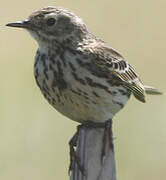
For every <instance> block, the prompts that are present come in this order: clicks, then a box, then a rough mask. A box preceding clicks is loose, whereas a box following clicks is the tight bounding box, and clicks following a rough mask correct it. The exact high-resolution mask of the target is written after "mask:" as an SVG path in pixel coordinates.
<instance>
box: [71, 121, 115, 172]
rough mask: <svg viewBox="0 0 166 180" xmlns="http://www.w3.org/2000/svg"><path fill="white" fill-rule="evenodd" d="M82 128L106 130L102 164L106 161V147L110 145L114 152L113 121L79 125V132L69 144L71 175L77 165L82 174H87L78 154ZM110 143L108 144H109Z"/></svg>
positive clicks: (89, 122) (87, 122)
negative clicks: (77, 149)
mask: <svg viewBox="0 0 166 180" xmlns="http://www.w3.org/2000/svg"><path fill="white" fill-rule="evenodd" d="M80 128H104V134H103V145H102V150H101V162H103V161H104V157H105V155H106V146H107V144H108V145H109V147H110V149H111V150H112V151H113V142H112V140H113V137H112V120H108V121H106V122H103V123H96V122H92V121H86V122H84V123H83V124H81V125H79V126H78V127H77V132H76V133H75V134H74V136H73V137H72V139H71V140H70V142H69V146H70V165H69V174H70V172H71V171H72V170H74V167H75V163H76V164H77V166H78V169H79V170H80V171H81V173H82V174H83V175H84V174H85V169H84V166H83V165H82V164H81V162H80V158H79V157H78V155H77V153H76V148H77V143H78V137H79V132H80ZM107 141H108V143H107Z"/></svg>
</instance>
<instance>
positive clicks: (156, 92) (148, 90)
mask: <svg viewBox="0 0 166 180" xmlns="http://www.w3.org/2000/svg"><path fill="white" fill-rule="evenodd" d="M144 88H145V93H146V94H150V95H161V94H163V93H162V92H160V91H159V90H158V89H156V88H154V87H151V86H144Z"/></svg>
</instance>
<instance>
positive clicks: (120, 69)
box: [93, 43, 145, 102]
mask: <svg viewBox="0 0 166 180" xmlns="http://www.w3.org/2000/svg"><path fill="white" fill-rule="evenodd" d="M94 49H95V52H93V53H95V55H96V58H95V59H94V63H95V64H96V65H97V66H98V67H102V69H103V68H105V69H106V70H107V71H108V72H110V74H111V75H113V77H114V78H115V79H117V81H119V83H121V84H122V85H123V86H124V87H126V88H127V89H129V90H130V91H131V92H132V93H133V94H134V96H135V97H136V98H137V99H138V100H140V101H141V102H145V89H144V86H143V84H142V83H141V80H140V79H139V77H138V75H137V74H136V73H135V71H134V69H133V68H132V67H131V66H130V64H129V63H128V62H127V61H125V59H124V58H123V57H122V56H121V55H120V54H119V53H118V52H116V51H115V50H114V49H113V48H111V47H109V46H107V45H106V44H104V43H101V44H99V45H97V46H96V47H95V48H94Z"/></svg>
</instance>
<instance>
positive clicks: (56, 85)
mask: <svg viewBox="0 0 166 180" xmlns="http://www.w3.org/2000/svg"><path fill="white" fill-rule="evenodd" d="M7 26H11V27H18V28H24V29H26V30H27V31H28V32H29V33H30V34H31V35H32V37H33V38H34V39H35V40H36V41H37V42H38V45H39V48H38V50H37V53H36V57H35V65H34V75H35V79H36V82H37V85H38V86H39V88H40V90H41V92H42V94H43V95H44V97H45V98H46V99H47V101H48V102H49V103H50V104H51V105H52V106H53V107H54V108H55V109H56V110H57V111H59V112H60V113H62V114H63V115H65V116H66V117H68V118H69V119H72V120H74V121H77V122H80V123H84V122H85V121H88V120H89V121H92V122H96V123H100V122H106V121H107V120H109V119H112V118H113V116H114V115H115V114H116V113H117V112H118V111H119V110H121V109H122V108H123V107H124V106H125V104H126V102H127V101H128V99H129V98H130V95H131V94H133V95H134V96H135V97H136V98H137V99H138V100H139V101H141V102H145V94H160V92H159V91H158V90H157V89H155V88H152V87H149V86H145V85H143V84H142V82H141V80H140V79H139V77H138V75H137V74H136V72H135V71H134V69H133V68H132V67H131V66H130V65H129V63H128V62H127V61H126V60H125V59H124V58H123V57H122V56H121V55H120V54H119V53H118V52H117V51H115V50H114V49H113V48H111V47H110V46H109V45H107V44H106V43H105V42H103V41H102V40H100V39H98V38H97V37H95V36H94V35H93V34H92V33H91V32H90V31H89V29H88V27H87V25H86V24H85V23H84V21H83V20H82V19H81V18H79V17H78V16H76V15H75V14H74V13H72V12H71V11H68V10H66V9H64V8H60V7H45V8H42V9H40V10H38V11H35V12H33V13H32V14H31V15H30V16H29V17H28V18H27V19H26V20H23V21H18V22H14V23H9V24H7Z"/></svg>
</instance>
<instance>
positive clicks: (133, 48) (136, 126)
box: [0, 0, 166, 180]
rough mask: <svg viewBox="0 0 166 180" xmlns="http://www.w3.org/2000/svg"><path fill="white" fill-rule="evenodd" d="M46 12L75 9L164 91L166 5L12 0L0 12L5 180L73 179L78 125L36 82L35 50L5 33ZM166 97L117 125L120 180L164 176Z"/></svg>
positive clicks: (130, 112) (0, 171)
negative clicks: (72, 144)
mask: <svg viewBox="0 0 166 180" xmlns="http://www.w3.org/2000/svg"><path fill="white" fill-rule="evenodd" d="M47 5H54V6H56V5H59V6H63V7H66V8H68V9H71V10H73V11H74V12H75V13H76V14H78V15H79V16H81V17H82V18H83V19H84V21H85V22H86V23H87V24H88V25H89V28H90V29H91V31H92V32H93V33H94V34H95V35H97V36H98V37H100V38H102V39H103V40H105V41H106V42H108V43H109V44H110V45H111V46H112V47H114V48H115V49H117V50H119V51H120V52H121V54H123V55H124V56H125V57H126V59H128V61H129V62H130V63H131V64H132V65H133V66H134V67H136V68H135V69H136V70H137V72H138V74H140V77H141V78H142V79H143V81H144V83H145V84H149V85H154V86H156V87H158V88H160V89H161V90H162V91H165V89H166V83H165V76H166V71H165V69H166V68H165V67H166V53H165V51H166V45H165V42H166V33H165V32H166V21H165V17H166V11H165V7H166V1H164V0H158V1H155V0H146V1H144V0H139V1H136V0H134V1H133V0H125V1H122V0H116V1H115V0H114V1H113V0H103V1H101V0H91V1H89V0H84V1H78V0H70V1H65V0H56V1H55V2H54V1H51V0H47V1H44V0H35V1H32V0H29V1H23V0H14V1H9V0H6V1H2V2H1V7H0V40H1V43H0V54H1V55H0V82H1V83H0V179H1V180H11V179H12V180H29V179H31V180H55V179H69V178H68V175H67V168H68V164H69V156H68V141H69V139H70V137H71V136H72V135H73V133H74V132H75V127H76V125H77V123H75V122H72V121H69V120H68V119H67V118H65V117H64V116H62V115H60V114H59V113H57V112H56V111H55V110H54V109H53V108H52V107H51V106H50V105H48V103H47V102H46V101H45V100H44V98H43V97H42V95H41V93H40V91H39V89H38V88H37V86H36V84H35V81H34V77H33V63H34V61H33V58H34V54H35V51H36V48H37V44H36V42H35V41H34V40H32V39H31V38H30V36H29V34H28V33H27V32H25V31H23V30H20V29H10V28H7V27H5V26H4V24H6V23H8V22H13V21H16V20H22V19H24V18H26V17H27V16H28V15H29V14H30V13H31V12H32V11H34V10H36V9H38V8H41V7H43V6H47ZM165 109H166V97H165V95H163V96H158V97H152V96H149V97H147V103H146V104H142V103H140V102H138V101H136V100H135V99H134V98H132V99H131V101H130V102H129V103H128V104H127V106H126V108H125V109H124V110H123V111H121V112H120V113H119V114H118V115H117V116H116V117H115V118H114V136H115V137H116V139H115V152H116V160H117V176H118V180H133V179H134V180H140V179H141V180H147V179H151V180H156V179H157V180H162V179H165V170H166V118H165Z"/></svg>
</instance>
